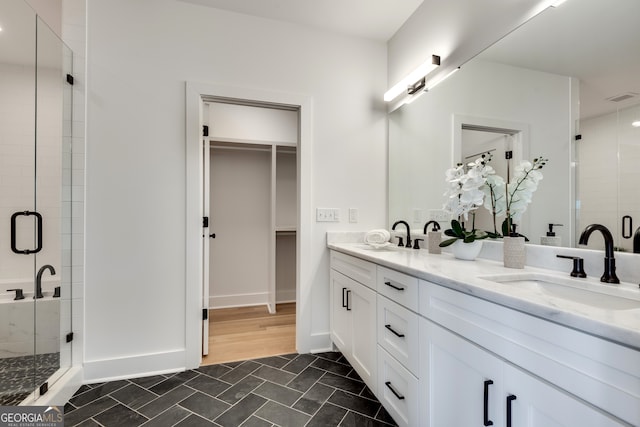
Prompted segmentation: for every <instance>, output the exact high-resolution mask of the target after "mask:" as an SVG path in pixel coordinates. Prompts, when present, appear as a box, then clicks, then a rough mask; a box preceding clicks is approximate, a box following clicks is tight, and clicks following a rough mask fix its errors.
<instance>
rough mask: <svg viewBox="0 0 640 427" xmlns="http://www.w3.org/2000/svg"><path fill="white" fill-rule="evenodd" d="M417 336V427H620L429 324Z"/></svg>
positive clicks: (598, 412) (552, 388)
mask: <svg viewBox="0 0 640 427" xmlns="http://www.w3.org/2000/svg"><path fill="white" fill-rule="evenodd" d="M420 331H421V337H422V340H421V354H423V355H424V359H423V362H424V363H423V365H422V372H421V375H420V378H421V384H420V385H421V393H422V395H423V396H424V401H425V404H424V405H421V420H422V422H421V423H420V425H421V426H425V427H427V426H429V427H436V426H473V425H477V426H489V425H491V426H494V427H501V426H502V427H509V426H513V427H569V426H572V427H582V426H590V427H595V426H621V425H624V424H622V423H620V422H618V421H616V420H614V419H613V418H611V417H608V416H607V415H605V414H604V413H603V412H602V411H599V410H597V409H594V408H593V407H591V406H589V405H588V404H586V403H584V402H582V401H580V400H578V399H576V398H574V397H572V396H571V395H569V394H568V393H565V392H563V391H561V390H559V389H557V388H556V387H554V386H551V385H549V384H547V383H546V382H544V381H542V380H540V379H538V378H536V377H534V376H533V375H531V374H528V373H526V372H524V371H522V370H520V369H518V368H516V367H515V366H513V365H511V364H510V363H507V362H506V361H504V360H502V359H501V358H499V357H497V356H495V355H493V354H492V353H490V352H488V351H486V350H484V349H482V348H481V347H478V346H477V345H475V344H473V343H471V342H469V341H468V340H466V339H464V338H462V337H460V336H459V335H457V334H454V333H452V332H450V331H448V330H446V329H444V328H443V327H441V326H439V325H437V324H435V323H433V322H431V321H429V320H426V319H421V324H420Z"/></svg>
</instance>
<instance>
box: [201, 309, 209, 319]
mask: <svg viewBox="0 0 640 427" xmlns="http://www.w3.org/2000/svg"><path fill="white" fill-rule="evenodd" d="M208 319H209V309H208V308H203V309H202V320H208Z"/></svg>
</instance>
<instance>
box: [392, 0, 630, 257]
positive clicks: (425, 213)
mask: <svg viewBox="0 0 640 427" xmlns="http://www.w3.org/2000/svg"><path fill="white" fill-rule="evenodd" d="M637 16H640V2H638V1H637V0H611V1H608V2H603V1H598V0H589V1H584V0H583V1H578V0H568V1H567V2H565V3H563V4H562V5H561V6H559V7H557V8H549V9H547V10H545V11H544V12H542V13H541V14H539V15H538V16H536V17H535V18H533V19H532V20H530V21H529V22H527V23H526V24H524V25H523V26H521V27H520V28H518V29H517V30H515V31H513V32H512V33H510V34H509V35H507V36H506V37H504V38H503V39H501V40H499V41H498V42H496V43H495V44H494V45H492V46H491V47H490V48H488V49H487V50H485V51H484V52H481V53H480V54H479V55H477V56H476V57H475V58H473V59H472V60H471V61H469V62H467V63H466V64H462V66H461V69H460V71H459V72H457V73H455V74H454V75H452V76H451V77H450V78H449V79H447V80H446V81H444V82H443V83H441V84H440V85H439V86H437V87H435V88H434V89H432V90H431V91H429V92H427V93H423V94H421V95H420V96H415V95H414V96H413V97H412V100H411V101H412V102H411V103H408V104H405V105H403V106H402V107H401V108H399V109H397V110H395V111H393V112H391V113H390V114H389V221H390V223H393V222H394V221H396V220H398V219H405V220H408V221H409V222H410V223H411V224H412V228H422V225H423V224H424V223H425V222H426V221H428V220H429V219H433V218H437V217H442V212H441V209H442V206H443V203H444V196H443V193H444V191H445V181H444V172H445V170H446V169H447V168H450V167H452V166H453V165H455V164H456V163H459V162H466V161H468V160H470V158H472V157H473V156H474V155H476V154H479V153H482V152H483V151H488V150H493V152H492V153H493V158H492V160H491V162H492V164H493V165H494V168H496V169H498V170H500V169H502V167H503V166H502V165H501V164H500V162H505V160H504V149H503V148H505V147H514V144H515V147H514V159H513V160H512V164H516V163H517V162H519V161H520V160H521V159H533V158H534V157H536V156H544V157H546V158H548V159H549V162H548V164H547V165H546V166H545V167H544V169H543V170H542V172H543V175H544V179H543V181H542V182H541V183H540V185H539V187H538V189H537V191H536V192H535V193H534V195H533V202H532V203H531V204H530V205H529V208H528V209H527V211H526V213H525V214H524V216H523V218H522V220H521V224H520V231H521V232H522V234H524V235H526V236H528V237H529V239H530V243H532V244H539V243H540V238H541V237H542V236H545V235H546V232H547V230H548V224H562V226H561V227H555V232H556V235H557V236H558V237H560V239H561V245H562V246H576V242H577V238H578V237H579V234H580V232H581V230H583V229H584V227H585V226H586V225H588V224H591V223H601V224H604V225H605V226H607V227H608V228H609V229H610V230H611V231H612V233H613V235H614V237H615V245H616V247H617V248H618V249H619V250H625V251H628V252H632V251H633V249H634V248H633V240H634V239H633V235H634V233H635V231H636V229H637V228H638V226H640V197H638V190H636V189H635V185H636V183H637V182H640V180H638V179H635V178H640V176H639V175H640V168H638V167H637V164H638V163H637V161H636V159H638V160H640V127H635V126H633V125H632V123H634V122H636V123H635V124H636V126H638V125H640V123H637V122H638V121H640V31H638V30H637V25H636V23H635V19H636V17H637ZM576 136H578V137H577V138H576ZM509 144H511V145H509ZM483 209H484V208H481V209H480V210H483ZM623 218H624V219H623ZM445 225H446V224H445ZM639 236H640V233H639ZM591 240H592V241H591V242H590V244H589V246H590V247H592V248H602V247H603V242H602V241H599V240H598V239H591ZM636 246H637V247H636V250H638V251H640V238H638V239H637V243H636Z"/></svg>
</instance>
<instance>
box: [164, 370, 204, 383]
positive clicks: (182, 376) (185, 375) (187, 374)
mask: <svg viewBox="0 0 640 427" xmlns="http://www.w3.org/2000/svg"><path fill="white" fill-rule="evenodd" d="M198 375H200V373H198V372H197V371H195V370H193V369H189V370H186V371H182V372H178V373H177V374H175V375H173V376H172V377H171V378H173V379H176V380H179V381H182V382H186V381H189V380H190V379H192V378H195V377H197V376H198Z"/></svg>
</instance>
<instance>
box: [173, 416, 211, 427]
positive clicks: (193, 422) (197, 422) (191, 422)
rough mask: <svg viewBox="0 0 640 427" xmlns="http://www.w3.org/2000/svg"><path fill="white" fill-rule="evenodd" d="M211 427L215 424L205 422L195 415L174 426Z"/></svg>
mask: <svg viewBox="0 0 640 427" xmlns="http://www.w3.org/2000/svg"><path fill="white" fill-rule="evenodd" d="M211 426H215V424H214V423H212V422H211V421H209V420H205V419H204V418H202V417H199V416H197V415H196V414H191V415H189V416H188V417H187V418H185V419H184V420H182V421H180V422H179V423H178V424H176V427H211Z"/></svg>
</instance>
